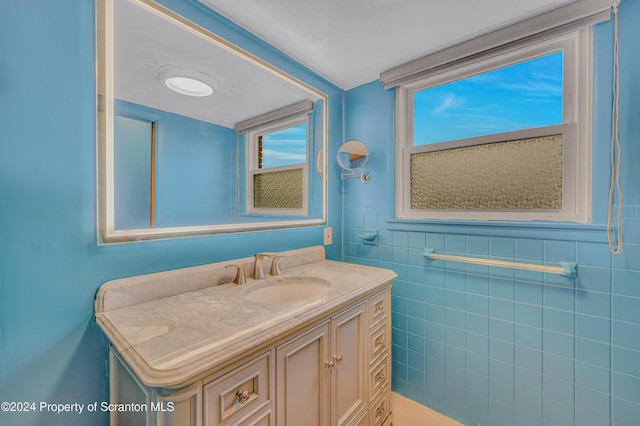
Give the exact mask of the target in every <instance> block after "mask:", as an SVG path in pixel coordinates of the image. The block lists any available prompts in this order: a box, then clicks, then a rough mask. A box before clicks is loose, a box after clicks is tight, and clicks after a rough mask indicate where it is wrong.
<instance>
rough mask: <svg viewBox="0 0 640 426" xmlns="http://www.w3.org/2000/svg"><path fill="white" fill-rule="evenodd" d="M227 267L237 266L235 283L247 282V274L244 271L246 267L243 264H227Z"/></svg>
mask: <svg viewBox="0 0 640 426" xmlns="http://www.w3.org/2000/svg"><path fill="white" fill-rule="evenodd" d="M225 268H237V272H236V276H235V278H234V279H233V282H234V283H235V284H244V283H246V282H247V276H246V274H245V273H244V267H243V266H242V265H236V264H233V265H227V266H225Z"/></svg>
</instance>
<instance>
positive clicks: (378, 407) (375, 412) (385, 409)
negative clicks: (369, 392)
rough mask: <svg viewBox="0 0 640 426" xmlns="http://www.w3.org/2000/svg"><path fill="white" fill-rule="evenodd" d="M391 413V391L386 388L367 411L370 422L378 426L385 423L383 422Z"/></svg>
mask: <svg viewBox="0 0 640 426" xmlns="http://www.w3.org/2000/svg"><path fill="white" fill-rule="evenodd" d="M390 414H391V391H390V390H389V389H387V390H386V391H385V392H384V393H383V394H382V395H381V396H380V397H379V398H378V399H376V400H375V402H374V403H373V404H372V405H371V412H370V413H369V418H370V420H371V421H370V424H371V425H373V426H379V425H383V424H386V423H385V422H386V421H387V419H388V418H389V416H390Z"/></svg>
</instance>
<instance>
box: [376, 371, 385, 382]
mask: <svg viewBox="0 0 640 426" xmlns="http://www.w3.org/2000/svg"><path fill="white" fill-rule="evenodd" d="M384 379H385V375H384V373H383V372H382V371H381V372H379V373H378V374H376V383H379V382H381V381H383V380H384Z"/></svg>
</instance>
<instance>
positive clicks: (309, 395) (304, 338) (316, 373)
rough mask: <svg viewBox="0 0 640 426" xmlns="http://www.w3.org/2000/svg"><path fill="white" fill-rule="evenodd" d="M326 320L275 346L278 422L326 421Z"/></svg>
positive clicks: (310, 425)
mask: <svg viewBox="0 0 640 426" xmlns="http://www.w3.org/2000/svg"><path fill="white" fill-rule="evenodd" d="M329 343H330V342H329V323H328V322H325V323H322V324H320V325H319V326H317V327H315V328H313V329H311V330H310V331H308V332H306V333H304V334H302V335H300V336H298V337H296V338H294V339H292V340H290V341H288V342H287V343H284V344H283V345H281V346H278V347H277V348H276V371H277V378H278V379H277V380H278V383H277V387H276V389H277V391H276V392H277V400H276V401H277V402H276V406H277V408H276V421H277V424H278V425H279V426H300V425H304V426H326V425H329V392H330V387H329V380H330V374H331V368H330V362H331V360H330V355H329Z"/></svg>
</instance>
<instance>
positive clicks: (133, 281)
mask: <svg viewBox="0 0 640 426" xmlns="http://www.w3.org/2000/svg"><path fill="white" fill-rule="evenodd" d="M320 250H321V253H320ZM283 254H284V255H285V256H286V259H287V261H285V258H283V260H282V262H281V263H282V264H283V266H288V267H287V268H286V269H284V271H283V273H282V277H285V276H308V277H316V278H322V279H324V280H327V281H329V282H330V284H331V286H330V289H329V290H328V291H327V292H326V293H325V294H323V295H322V296H317V297H313V298H310V299H305V300H301V301H297V302H289V303H261V302H251V301H249V300H247V299H246V298H244V297H243V294H244V293H245V292H248V291H251V289H252V288H254V287H256V286H261V285H264V284H265V282H266V281H265V280H253V279H247V282H246V283H245V284H240V285H235V284H229V283H225V284H216V283H215V282H214V283H213V284H212V285H210V286H208V287H206V286H204V287H203V286H202V285H203V284H199V285H193V284H192V285H185V284H184V280H182V281H181V280H180V279H179V278H180V277H181V276H182V275H181V274H180V271H184V272H185V274H186V276H189V274H190V273H191V275H192V276H194V273H193V271H194V270H195V271H196V273H195V275H198V276H199V277H200V279H201V278H202V276H207V277H210V276H211V275H212V271H213V272H216V271H221V272H220V273H223V272H224V273H227V271H228V269H227V270H225V268H224V267H225V266H226V265H227V264H231V263H234V262H233V261H232V262H223V263H218V264H212V265H210V266H208V267H195V268H185V269H184V270H175V271H169V272H166V273H158V274H150V275H147V276H141V277H132V278H127V279H123V280H116V281H112V282H109V283H105V284H104V285H103V286H102V287H101V289H100V291H99V292H98V295H97V297H96V321H97V323H98V324H99V325H100V327H101V328H102V330H103V331H104V332H105V334H106V335H107V337H108V338H109V339H110V340H111V342H112V344H113V345H114V346H115V347H116V349H117V350H118V352H119V353H120V354H121V355H122V356H123V357H124V358H125V360H126V361H127V363H128V364H129V365H130V367H131V368H132V369H133V370H134V372H135V373H136V375H137V376H138V377H139V378H140V380H141V381H142V382H144V383H145V384H147V385H148V386H153V387H178V386H182V385H186V384H188V383H189V381H190V380H192V378H194V377H196V376H198V375H199V374H202V373H204V372H206V371H208V370H211V369H212V368H213V367H215V366H217V365H220V364H221V363H223V362H226V361H229V360H231V359H233V358H235V357H237V356H239V355H242V354H244V353H246V352H247V351H250V350H251V349H252V348H254V347H256V346H259V345H261V344H264V343H267V342H269V341H272V340H274V339H277V338H278V337H279V336H281V335H282V334H283V333H286V332H287V331H289V330H293V329H295V328H296V327H299V326H301V325H303V324H304V323H306V322H309V321H313V320H314V319H317V318H320V317H322V315H323V314H327V313H330V312H332V311H334V310H335V309H336V308H339V307H342V306H346V305H348V304H349V303H351V302H354V301H356V300H357V299H358V298H359V297H361V296H364V295H367V294H370V293H372V292H374V291H376V290H378V289H379V288H381V287H383V286H384V285H386V284H387V283H389V282H390V281H392V280H393V279H394V278H395V277H396V274H395V273H394V272H393V271H390V270H387V269H381V268H373V267H368V266H362V265H356V264H350V263H344V262H336V261H330V260H325V259H324V249H323V248H321V247H316V248H310V249H301V250H294V251H291V252H283ZM247 260H250V259H242V260H240V261H237V262H235V263H243V262H246V261H247ZM305 262H308V263H305ZM229 269H230V268H229ZM266 270H267V271H268V269H266ZM247 271H249V270H247ZM167 276H169V277H174V278H175V282H177V283H178V284H176V285H181V287H183V288H186V289H187V291H184V292H179V290H176V289H175V288H174V289H172V290H171V291H169V292H167V291H166V289H165V290H164V291H163V290H162V289H161V286H160V287H158V288H160V289H161V290H160V291H158V289H156V288H154V285H153V283H154V278H155V279H156V280H157V281H158V282H160V281H162V279H165V278H167ZM273 278H275V277H269V276H267V278H266V279H267V280H269V279H273ZM164 281H165V282H164V284H163V285H164V287H165V288H171V285H170V284H167V282H169V283H170V282H171V280H170V279H165V280H164ZM191 281H192V282H195V281H196V279H194V280H191ZM141 282H144V285H141ZM140 287H143V288H142V289H140ZM174 287H175V286H174ZM193 287H196V288H195V289H194V288H193ZM134 288H135V289H136V291H131V292H128V291H127V289H134ZM145 288H146V289H147V292H149V293H151V294H152V295H145V294H144V293H145ZM110 293H116V294H117V297H116V298H117V299H118V300H119V303H118V304H114V303H110V302H107V301H108V300H110V299H109V298H110V296H111V294H110ZM127 294H131V295H132V297H133V298H134V299H135V302H136V303H134V304H129V303H131V302H129V303H127V302H124V303H120V302H122V301H123V300H124V299H123V298H126V295H127ZM153 294H155V298H154V296H153Z"/></svg>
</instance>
